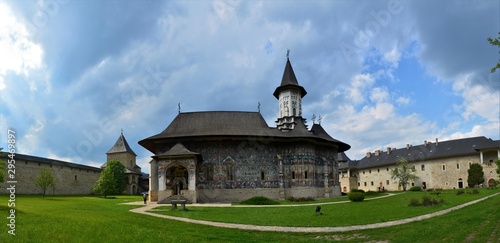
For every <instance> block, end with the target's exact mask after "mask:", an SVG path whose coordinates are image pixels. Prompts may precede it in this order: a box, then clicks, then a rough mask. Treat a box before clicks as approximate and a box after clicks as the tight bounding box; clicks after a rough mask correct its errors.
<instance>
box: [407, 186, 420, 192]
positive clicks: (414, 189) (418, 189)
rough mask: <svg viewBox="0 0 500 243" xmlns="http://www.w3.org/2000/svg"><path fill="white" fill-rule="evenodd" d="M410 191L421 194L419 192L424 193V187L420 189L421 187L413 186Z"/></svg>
mask: <svg viewBox="0 0 500 243" xmlns="http://www.w3.org/2000/svg"><path fill="white" fill-rule="evenodd" d="M410 191H412V192H419V191H422V187H419V186H412V187H411V188H410Z"/></svg>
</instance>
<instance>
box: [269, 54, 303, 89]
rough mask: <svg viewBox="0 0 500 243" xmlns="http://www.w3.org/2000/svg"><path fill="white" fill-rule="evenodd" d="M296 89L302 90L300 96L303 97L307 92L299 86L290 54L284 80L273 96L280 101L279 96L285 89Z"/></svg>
mask: <svg viewBox="0 0 500 243" xmlns="http://www.w3.org/2000/svg"><path fill="white" fill-rule="evenodd" d="M291 87H295V88H297V89H299V90H300V95H301V97H304V96H305V95H306V94H307V92H306V90H305V89H304V87H302V86H300V85H299V82H298V81H297V77H295V73H294V72H293V68H292V64H291V63H290V59H289V52H288V53H287V58H286V66H285V71H284V72H283V78H282V79H281V85H280V86H279V87H278V88H276V90H275V91H274V93H273V95H274V97H276V99H279V95H280V92H281V90H282V89H284V88H291Z"/></svg>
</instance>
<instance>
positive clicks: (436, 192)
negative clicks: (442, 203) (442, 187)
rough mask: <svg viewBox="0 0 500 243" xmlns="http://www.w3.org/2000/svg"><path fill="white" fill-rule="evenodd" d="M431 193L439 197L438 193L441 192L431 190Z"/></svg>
mask: <svg viewBox="0 0 500 243" xmlns="http://www.w3.org/2000/svg"><path fill="white" fill-rule="evenodd" d="M431 194H432V195H436V196H438V197H439V194H441V192H440V191H433V192H431Z"/></svg>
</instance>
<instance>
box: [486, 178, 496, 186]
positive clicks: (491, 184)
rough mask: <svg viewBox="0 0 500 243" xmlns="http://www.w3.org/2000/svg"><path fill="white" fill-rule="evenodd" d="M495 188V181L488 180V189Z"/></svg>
mask: <svg viewBox="0 0 500 243" xmlns="http://www.w3.org/2000/svg"><path fill="white" fill-rule="evenodd" d="M494 186H495V179H493V178H491V179H489V180H488V187H494Z"/></svg>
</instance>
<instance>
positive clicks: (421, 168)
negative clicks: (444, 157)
mask: <svg viewBox="0 0 500 243" xmlns="http://www.w3.org/2000/svg"><path fill="white" fill-rule="evenodd" d="M470 165H471V163H470V162H469V167H470ZM456 166H457V167H456V168H457V170H459V169H460V164H457V165H456ZM441 168H442V170H446V165H442V166H441ZM413 169H415V166H413ZM420 170H421V171H425V165H420ZM386 171H389V167H387V168H386ZM377 172H380V169H377ZM368 173H370V174H371V173H372V170H368ZM363 174H365V171H364V170H363Z"/></svg>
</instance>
